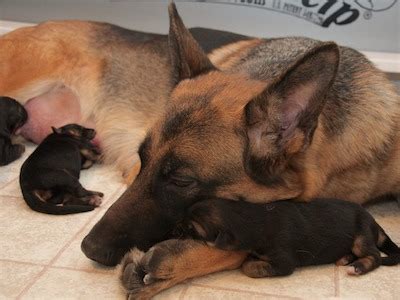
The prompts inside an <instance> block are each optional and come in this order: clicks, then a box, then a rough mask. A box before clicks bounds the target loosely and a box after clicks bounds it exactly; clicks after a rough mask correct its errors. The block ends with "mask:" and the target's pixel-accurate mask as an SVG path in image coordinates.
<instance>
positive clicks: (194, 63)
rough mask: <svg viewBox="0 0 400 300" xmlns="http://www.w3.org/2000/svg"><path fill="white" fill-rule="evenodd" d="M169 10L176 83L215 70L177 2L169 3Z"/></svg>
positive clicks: (170, 42)
mask: <svg viewBox="0 0 400 300" xmlns="http://www.w3.org/2000/svg"><path fill="white" fill-rule="evenodd" d="M168 12H169V21H170V24H169V35H168V41H169V50H170V56H171V66H172V72H173V78H174V84H177V83H179V82H180V81H181V80H184V79H190V78H193V77H195V76H198V75H200V74H204V73H207V72H209V71H211V70H215V67H214V66H213V64H212V63H211V62H210V60H209V59H208V57H207V55H206V54H205V53H204V51H203V50H202V49H201V47H200V45H199V44H198V43H197V41H196V40H195V39H194V38H193V36H192V35H191V33H190V32H189V31H188V30H187V29H186V27H185V25H184V24H183V22H182V19H181V17H180V16H179V14H178V11H177V10H176V6H175V3H171V4H170V5H169V7H168Z"/></svg>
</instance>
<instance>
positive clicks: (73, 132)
mask: <svg viewBox="0 0 400 300" xmlns="http://www.w3.org/2000/svg"><path fill="white" fill-rule="evenodd" d="M67 133H68V135H70V136H73V137H76V138H80V137H81V136H82V134H81V132H80V130H78V129H68V131H67Z"/></svg>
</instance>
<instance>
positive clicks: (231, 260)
mask: <svg viewBox="0 0 400 300" xmlns="http://www.w3.org/2000/svg"><path fill="white" fill-rule="evenodd" d="M246 256H247V254H246V253H244V252H232V251H225V250H220V249H216V248H213V247H210V246H207V245H206V244H204V243H201V242H198V241H194V240H175V239H173V240H167V241H164V242H161V243H159V244H156V245H155V246H153V247H152V248H151V249H150V250H149V251H148V252H147V253H143V252H141V251H139V250H137V249H134V250H132V251H130V252H129V253H127V254H126V255H125V257H124V259H123V260H122V263H121V281H122V285H123V286H124V288H125V289H126V291H127V293H128V297H129V299H150V298H151V297H153V296H154V295H156V294H158V293H159V292H161V291H163V290H165V289H167V288H170V287H172V286H174V285H176V284H178V283H180V282H183V281H185V280H186V279H190V278H194V277H198V276H203V275H206V274H210V273H214V272H218V271H223V270H233V269H237V268H239V267H240V266H241V264H242V262H243V261H244V259H245V258H246Z"/></svg>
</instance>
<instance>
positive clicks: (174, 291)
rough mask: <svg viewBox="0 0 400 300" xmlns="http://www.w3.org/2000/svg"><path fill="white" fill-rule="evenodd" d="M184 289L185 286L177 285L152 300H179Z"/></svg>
mask: <svg viewBox="0 0 400 300" xmlns="http://www.w3.org/2000/svg"><path fill="white" fill-rule="evenodd" d="M186 289H187V285H186V284H178V285H177V286H174V287H172V288H170V289H168V290H165V291H163V292H161V293H160V294H158V295H156V296H155V297H153V299H152V300H178V299H181V295H182V293H184V292H185V290H186Z"/></svg>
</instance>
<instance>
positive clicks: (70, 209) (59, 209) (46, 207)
mask: <svg viewBox="0 0 400 300" xmlns="http://www.w3.org/2000/svg"><path fill="white" fill-rule="evenodd" d="M22 195H23V196H24V199H25V202H26V204H28V206H29V207H30V208H31V209H32V210H34V211H37V212H41V213H44V214H49V215H68V214H77V213H83V212H88V211H92V210H94V208H95V207H94V206H92V205H55V204H52V203H48V202H45V201H42V200H41V199H40V198H39V197H38V196H37V195H35V194H34V193H32V192H26V191H24V190H23V189H22Z"/></svg>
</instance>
